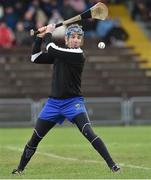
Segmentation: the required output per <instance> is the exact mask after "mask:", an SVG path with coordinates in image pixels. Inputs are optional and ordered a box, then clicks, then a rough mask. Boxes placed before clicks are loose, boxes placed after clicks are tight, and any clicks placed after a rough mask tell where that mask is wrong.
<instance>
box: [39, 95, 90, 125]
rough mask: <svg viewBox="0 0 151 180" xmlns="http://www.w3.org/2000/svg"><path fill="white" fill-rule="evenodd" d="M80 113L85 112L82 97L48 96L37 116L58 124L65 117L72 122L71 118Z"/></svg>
mask: <svg viewBox="0 0 151 180" xmlns="http://www.w3.org/2000/svg"><path fill="white" fill-rule="evenodd" d="M81 113H86V114H87V111H86V108H85V105H84V98H83V97H72V98H67V99H56V98H48V100H47V102H46V103H45V105H44V107H43V109H42V110H41V112H40V114H39V117H38V118H39V119H41V120H47V121H51V122H56V123H59V124H62V123H63V122H64V120H65V119H67V120H68V121H70V122H72V123H73V121H72V120H73V118H74V117H75V116H77V115H78V114H81Z"/></svg>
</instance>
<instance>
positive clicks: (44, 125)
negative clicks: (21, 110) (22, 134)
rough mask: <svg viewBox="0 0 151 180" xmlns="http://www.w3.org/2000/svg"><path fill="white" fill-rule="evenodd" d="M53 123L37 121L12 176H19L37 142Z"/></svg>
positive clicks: (32, 153) (33, 151)
mask: <svg viewBox="0 0 151 180" xmlns="http://www.w3.org/2000/svg"><path fill="white" fill-rule="evenodd" d="M55 124H56V123H55V122H51V121H46V120H41V119H38V121H37V123H36V126H35V129H34V132H33V134H32V137H31V139H30V140H29V141H28V143H27V144H26V146H25V148H24V151H23V153H22V156H21V159H20V163H19V165H18V168H17V169H14V170H13V172H12V174H20V173H22V171H23V170H24V168H25V167H26V165H27V163H28V162H29V161H30V159H31V157H32V156H33V155H34V153H35V151H36V149H37V146H38V144H39V142H40V141H41V140H42V138H43V137H44V136H45V135H46V134H47V132H48V131H49V130H50V129H51V128H53V127H54V126H55Z"/></svg>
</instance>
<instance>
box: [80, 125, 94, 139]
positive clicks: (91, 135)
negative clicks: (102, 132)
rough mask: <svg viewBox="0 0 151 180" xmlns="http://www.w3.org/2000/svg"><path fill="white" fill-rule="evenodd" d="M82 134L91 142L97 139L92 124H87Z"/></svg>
mask: <svg viewBox="0 0 151 180" xmlns="http://www.w3.org/2000/svg"><path fill="white" fill-rule="evenodd" d="M81 132H82V134H83V135H84V136H85V137H86V138H87V139H88V140H89V141H90V142H91V141H93V139H95V138H96V137H97V135H96V134H95V133H94V132H93V130H92V128H91V126H90V124H86V125H85V126H84V127H83V129H82V131H81Z"/></svg>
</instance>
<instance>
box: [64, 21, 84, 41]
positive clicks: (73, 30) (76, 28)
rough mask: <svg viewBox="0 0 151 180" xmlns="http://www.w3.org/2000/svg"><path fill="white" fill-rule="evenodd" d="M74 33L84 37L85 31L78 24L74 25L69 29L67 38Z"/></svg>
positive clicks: (66, 33) (66, 34)
mask: <svg viewBox="0 0 151 180" xmlns="http://www.w3.org/2000/svg"><path fill="white" fill-rule="evenodd" d="M73 33H77V34H78V35H80V36H84V32H83V30H82V28H81V27H80V26H79V25H78V24H72V25H70V26H69V27H67V29H66V32H65V36H66V37H68V38H69V37H70V36H71V35H72V34H73Z"/></svg>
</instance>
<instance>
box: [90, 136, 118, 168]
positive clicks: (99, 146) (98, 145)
mask: <svg viewBox="0 0 151 180" xmlns="http://www.w3.org/2000/svg"><path fill="white" fill-rule="evenodd" d="M92 146H93V147H94V148H95V149H96V150H97V151H98V153H99V154H100V155H101V156H102V157H103V159H104V160H105V161H106V163H107V164H108V166H109V167H110V168H111V167H112V166H113V165H114V164H115V163H114V161H113V160H112V158H111V156H110V154H109V152H108V150H107V148H106V146H105V144H104V143H103V141H102V140H101V139H100V138H99V137H98V138H97V139H96V140H94V142H92Z"/></svg>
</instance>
